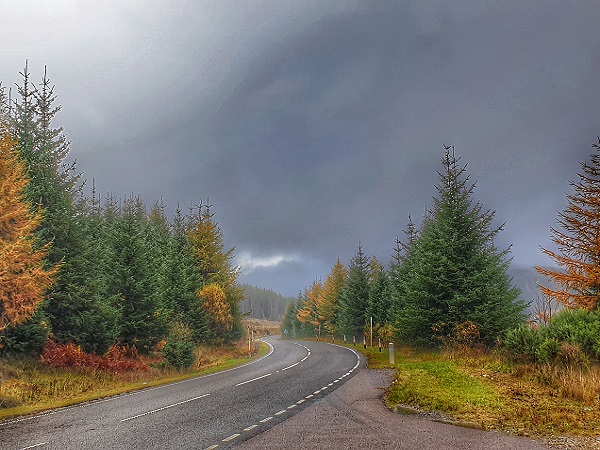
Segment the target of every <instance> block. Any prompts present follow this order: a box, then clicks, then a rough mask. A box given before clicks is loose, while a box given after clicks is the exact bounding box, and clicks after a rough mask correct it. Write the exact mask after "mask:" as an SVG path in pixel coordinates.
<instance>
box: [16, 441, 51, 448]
mask: <svg viewBox="0 0 600 450" xmlns="http://www.w3.org/2000/svg"><path fill="white" fill-rule="evenodd" d="M47 443H48V442H40V443H39V444H35V445H30V446H29V447H23V448H21V449H19V450H27V449H28V448H36V447H41V446H42V445H46V444H47Z"/></svg>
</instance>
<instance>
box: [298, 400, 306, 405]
mask: <svg viewBox="0 0 600 450" xmlns="http://www.w3.org/2000/svg"><path fill="white" fill-rule="evenodd" d="M305 401H306V400H304V399H302V400H298V401H297V402H296V403H297V404H298V405H299V404H301V403H304V402H305Z"/></svg>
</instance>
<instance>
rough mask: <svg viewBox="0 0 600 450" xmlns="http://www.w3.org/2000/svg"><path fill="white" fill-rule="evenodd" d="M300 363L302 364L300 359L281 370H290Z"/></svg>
mask: <svg viewBox="0 0 600 450" xmlns="http://www.w3.org/2000/svg"><path fill="white" fill-rule="evenodd" d="M298 364H300V361H298V362H297V363H296V364H292V365H291V366H288V367H286V368H285V369H281V371H282V372H283V371H284V370H288V369H291V368H292V367H295V366H297V365H298Z"/></svg>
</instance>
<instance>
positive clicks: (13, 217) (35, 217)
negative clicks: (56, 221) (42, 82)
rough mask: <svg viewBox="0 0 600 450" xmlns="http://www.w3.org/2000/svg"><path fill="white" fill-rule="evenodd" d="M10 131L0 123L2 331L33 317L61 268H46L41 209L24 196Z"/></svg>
mask: <svg viewBox="0 0 600 450" xmlns="http://www.w3.org/2000/svg"><path fill="white" fill-rule="evenodd" d="M1 100H2V99H0V101H1ZM0 103H1V102H0ZM7 132H8V127H7V125H5V123H4V122H0V331H2V330H4V329H5V328H6V327H7V326H8V325H16V324H20V323H22V322H24V321H26V320H27V319H29V318H30V317H32V316H33V314H34V312H35V310H36V308H37V307H38V305H39V304H40V303H41V302H42V300H43V298H44V293H45V291H46V289H48V288H49V287H50V286H51V284H52V282H53V277H54V275H55V274H56V269H57V268H56V267H53V268H49V269H48V268H45V267H44V259H45V257H46V254H47V252H48V248H49V245H45V246H42V247H41V248H39V247H38V246H37V245H36V239H35V234H34V233H35V230H36V229H37V227H38V226H39V224H40V222H41V220H42V214H41V210H37V211H36V212H35V213H34V212H31V211H30V205H29V203H28V202H27V201H26V200H25V198H24V194H23V192H24V190H25V187H26V186H27V183H28V179H27V177H26V176H25V173H24V169H23V165H22V163H21V162H20V161H19V160H18V158H17V154H16V152H15V144H14V142H13V140H12V139H11V138H10V137H9V135H8V134H7Z"/></svg>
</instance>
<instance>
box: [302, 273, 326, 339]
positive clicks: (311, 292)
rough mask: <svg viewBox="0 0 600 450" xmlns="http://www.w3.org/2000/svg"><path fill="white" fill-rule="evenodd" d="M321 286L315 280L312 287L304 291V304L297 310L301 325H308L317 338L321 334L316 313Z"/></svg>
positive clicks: (319, 300) (319, 322)
mask: <svg viewBox="0 0 600 450" xmlns="http://www.w3.org/2000/svg"><path fill="white" fill-rule="evenodd" d="M322 292H323V285H322V284H321V282H320V281H319V280H315V281H314V282H313V284H312V286H311V287H310V288H308V289H306V290H305V291H304V302H303V303H302V307H301V308H300V309H299V310H298V314H297V316H296V317H297V318H298V321H299V322H300V323H302V324H310V325H312V327H313V328H314V330H315V334H316V335H317V336H319V335H320V333H321V325H322V322H321V320H320V318H319V314H318V312H317V310H318V305H319V304H320V303H321V301H322V299H321V295H322Z"/></svg>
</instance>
